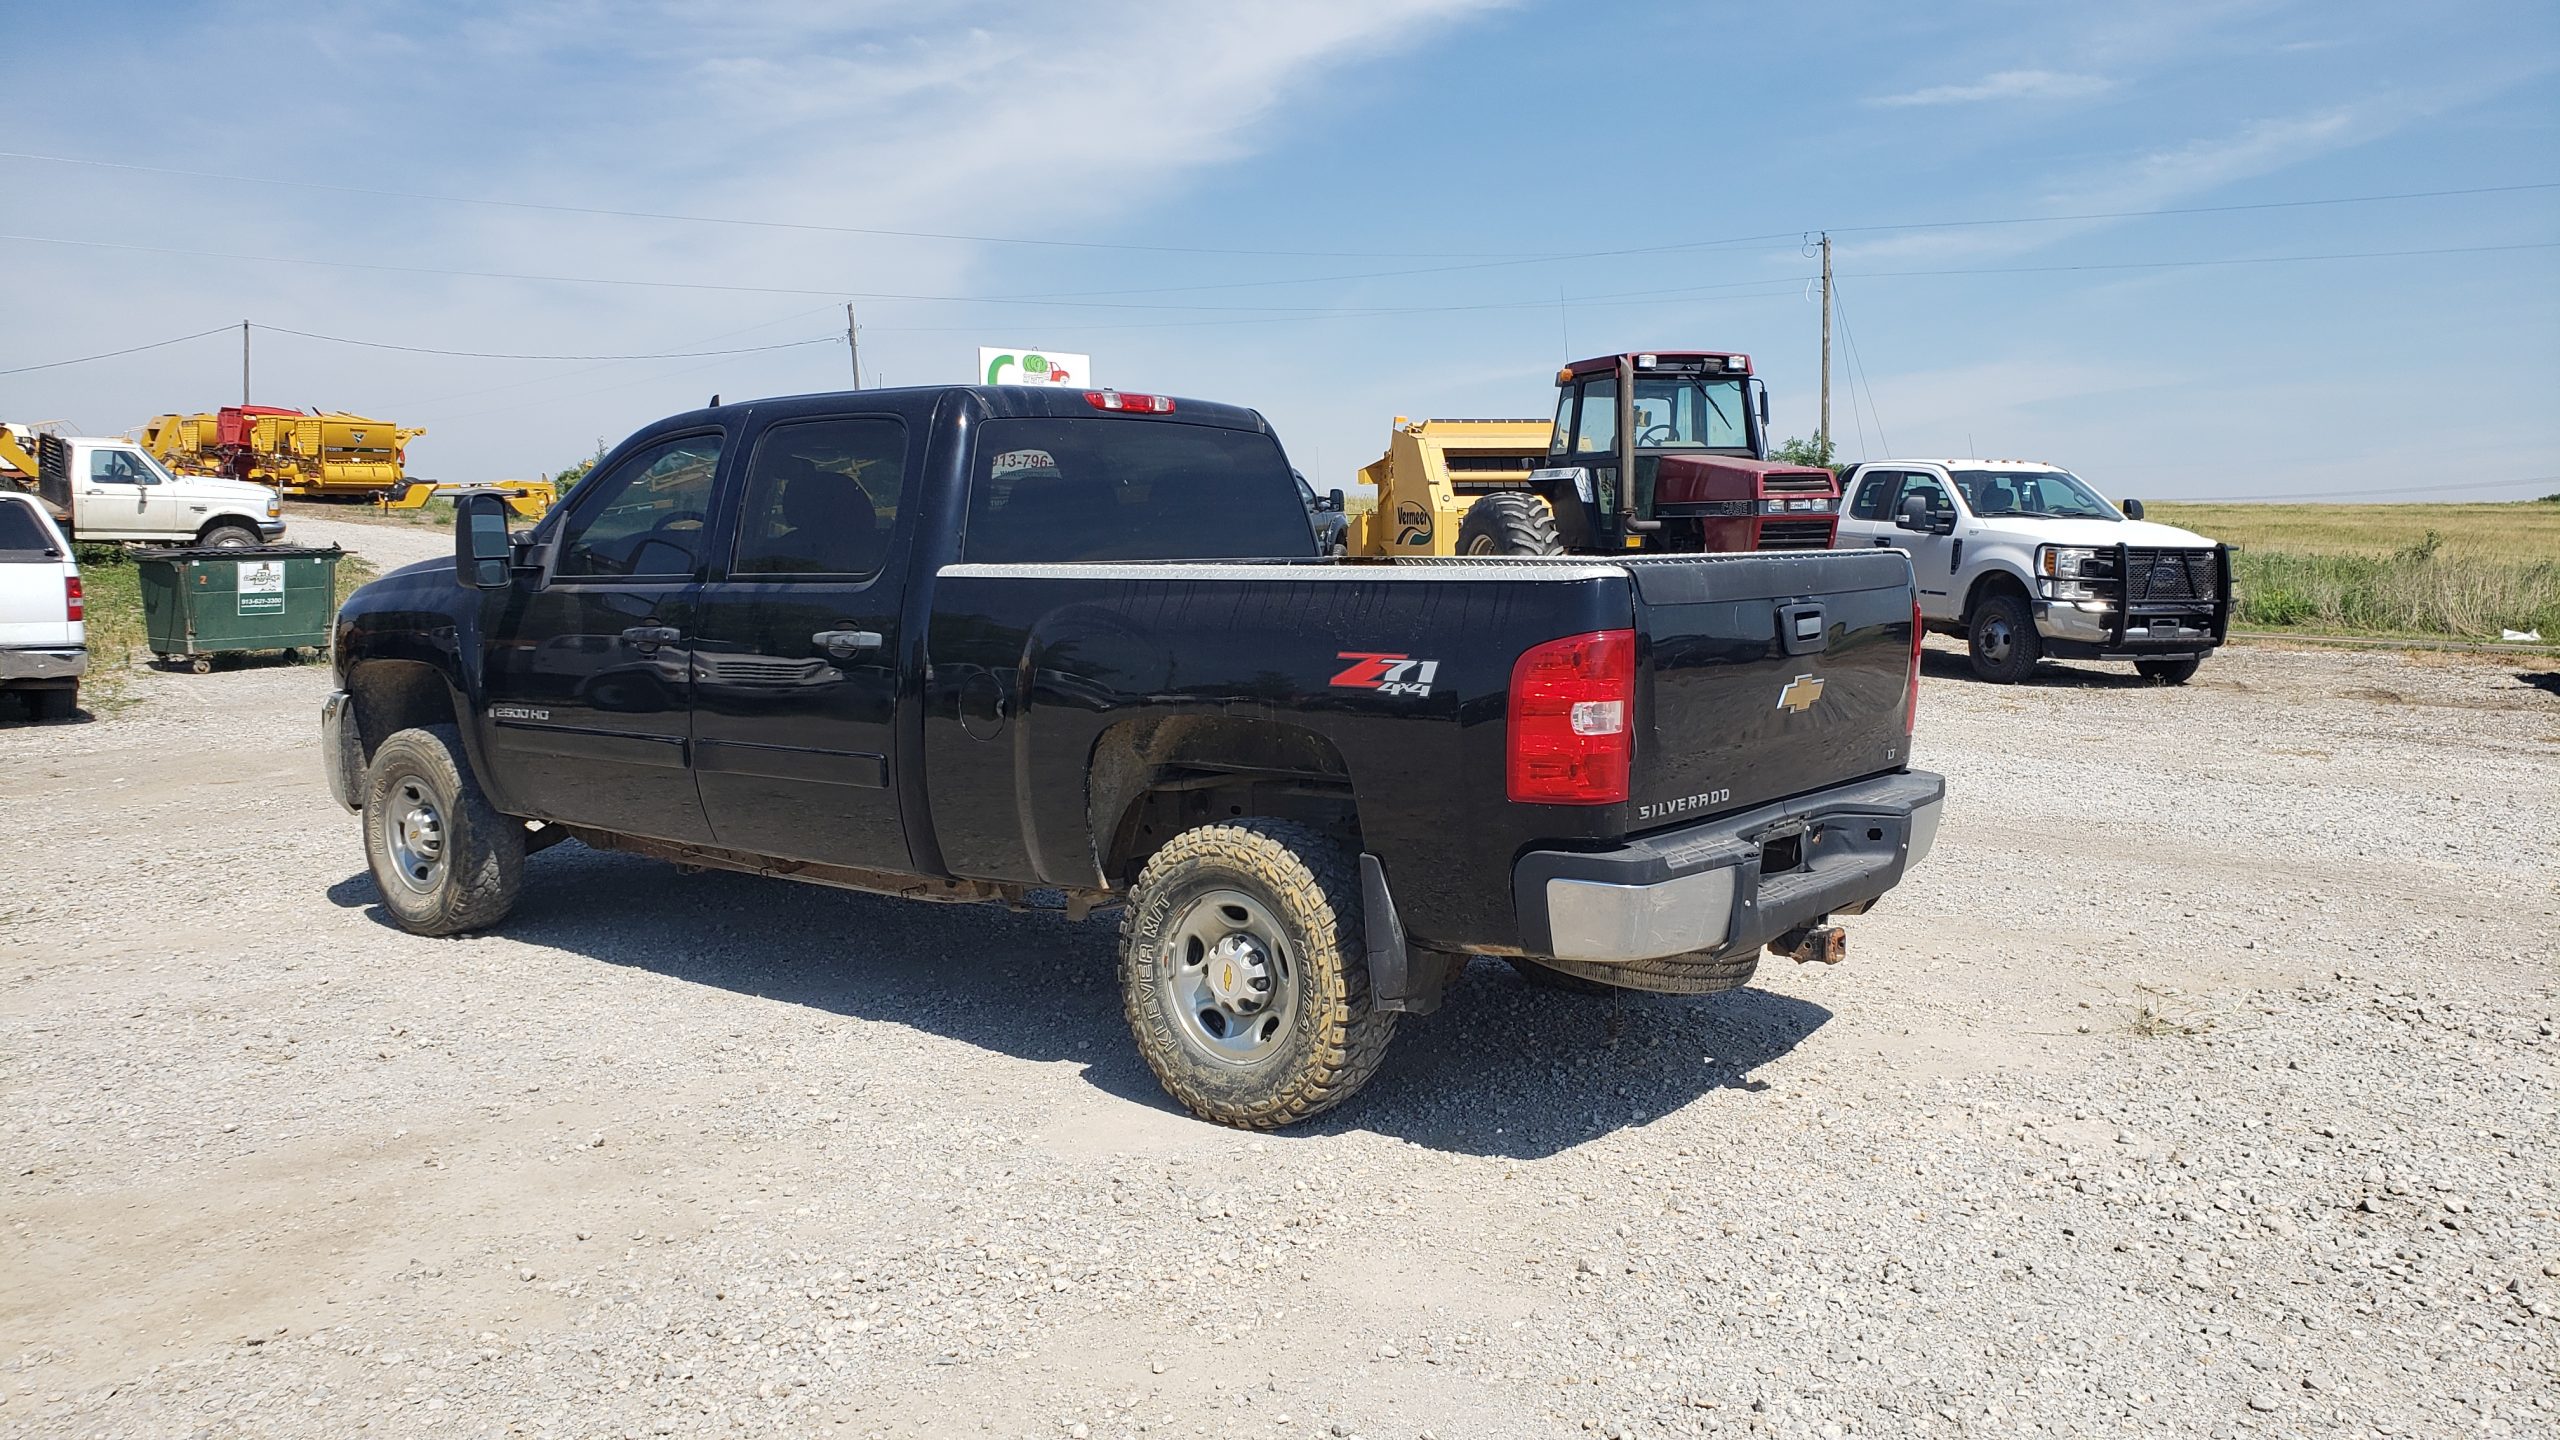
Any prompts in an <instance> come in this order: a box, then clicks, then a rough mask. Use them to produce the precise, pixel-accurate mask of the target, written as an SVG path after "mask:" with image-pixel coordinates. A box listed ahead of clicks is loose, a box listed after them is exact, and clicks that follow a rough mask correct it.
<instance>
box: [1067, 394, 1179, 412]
mask: <svg viewBox="0 0 2560 1440" xmlns="http://www.w3.org/2000/svg"><path fill="white" fill-rule="evenodd" d="M1084 403H1086V404H1087V405H1090V406H1092V407H1093V408H1094V409H1096V410H1129V411H1134V412H1136V413H1138V414H1141V415H1170V414H1172V413H1173V397H1172V396H1170V395H1124V394H1122V393H1120V392H1119V391H1117V390H1087V391H1086V392H1084Z"/></svg>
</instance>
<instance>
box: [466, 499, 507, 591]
mask: <svg viewBox="0 0 2560 1440" xmlns="http://www.w3.org/2000/svg"><path fill="white" fill-rule="evenodd" d="M514 558H515V547H514V544H513V542H512V541H511V540H510V539H509V537H508V535H507V502H506V501H505V500H504V499H503V498H501V497H500V496H498V495H496V494H495V493H493V492H491V491H487V490H472V491H467V492H465V493H464V494H462V495H460V496H458V497H456V499H455V500H454V502H453V578H454V579H456V580H459V581H461V582H462V583H463V584H465V585H468V586H470V587H471V588H472V589H474V590H504V589H506V588H507V582H508V564H509V562H510V561H511V560H513V559H514Z"/></svg>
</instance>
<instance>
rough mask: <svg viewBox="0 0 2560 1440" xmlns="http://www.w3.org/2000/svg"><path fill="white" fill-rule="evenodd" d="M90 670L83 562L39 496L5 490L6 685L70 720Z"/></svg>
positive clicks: (1, 630) (43, 716)
mask: <svg viewBox="0 0 2560 1440" xmlns="http://www.w3.org/2000/svg"><path fill="white" fill-rule="evenodd" d="M88 669H89V639H88V623H87V620H86V616H85V614H84V602H83V597H82V596H81V593H80V567H79V565H78V564H77V563H75V562H74V561H73V560H72V558H71V543H70V542H69V541H67V540H65V539H63V538H62V532H61V531H60V530H58V529H55V528H54V524H53V518H52V517H51V516H49V515H47V514H45V512H44V507H43V506H41V505H38V504H37V503H36V501H35V497H34V496H32V495H21V494H17V493H14V492H8V491H0V690H5V691H9V692H12V693H15V694H20V695H24V696H25V697H26V700H27V706H28V708H29V709H31V710H33V711H34V712H35V718H37V719H38V720H68V719H70V718H71V715H72V712H73V711H74V710H76V709H78V708H79V705H80V677H81V676H82V675H83V674H85V673H87V671H88Z"/></svg>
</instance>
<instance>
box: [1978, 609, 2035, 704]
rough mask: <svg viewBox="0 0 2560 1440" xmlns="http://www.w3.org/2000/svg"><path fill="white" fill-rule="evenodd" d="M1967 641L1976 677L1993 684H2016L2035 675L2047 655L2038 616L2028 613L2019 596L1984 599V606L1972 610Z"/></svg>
mask: <svg viewBox="0 0 2560 1440" xmlns="http://www.w3.org/2000/svg"><path fill="white" fill-rule="evenodd" d="M1966 638H1967V640H1968V641H1969V642H1970V646H1969V648H1970V649H1971V650H1972V652H1973V673H1974V676H1975V678H1976V679H1981V680H1988V681H1990V682H1991V683H1992V684H1994V685H2014V684H2016V683H2017V682H2019V681H2021V680H2024V679H2026V678H2027V677H2028V676H2030V675H2033V674H2034V673H2035V672H2036V660H2037V658H2038V657H2039V656H2041V655H2042V654H2043V653H2044V640H2043V637H2041V636H2039V635H2037V634H2036V620H2035V616H2034V615H2032V614H2030V613H2029V612H2028V609H2027V602H2026V600H2025V599H2024V597H2021V596H2017V595H2008V594H2000V595H1986V596H1984V597H1982V603H1981V604H1979V605H1976V606H1974V607H1973V623H1972V624H1971V625H1970V626H1968V627H1967V632H1966Z"/></svg>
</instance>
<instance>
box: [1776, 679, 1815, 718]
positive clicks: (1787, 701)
mask: <svg viewBox="0 0 2560 1440" xmlns="http://www.w3.org/2000/svg"><path fill="white" fill-rule="evenodd" d="M1821 698H1822V677H1821V676H1819V675H1799V676H1797V677H1796V678H1794V679H1793V680H1790V681H1788V682H1787V688H1786V689H1784V690H1781V691H1779V692H1778V708H1779V709H1781V710H1793V711H1794V712H1796V713H1797V714H1799V715H1801V714H1803V713H1804V712H1806V711H1807V710H1810V709H1812V708H1813V702H1814V701H1816V700H1819V699H1821Z"/></svg>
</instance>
